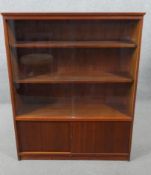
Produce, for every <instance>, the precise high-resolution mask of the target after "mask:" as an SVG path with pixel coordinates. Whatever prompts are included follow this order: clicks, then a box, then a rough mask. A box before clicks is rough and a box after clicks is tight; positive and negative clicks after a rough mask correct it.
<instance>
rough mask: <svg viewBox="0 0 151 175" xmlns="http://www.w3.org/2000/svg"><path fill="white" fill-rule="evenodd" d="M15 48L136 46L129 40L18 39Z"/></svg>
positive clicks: (14, 44) (13, 45)
mask: <svg viewBox="0 0 151 175" xmlns="http://www.w3.org/2000/svg"><path fill="white" fill-rule="evenodd" d="M11 46H12V47H16V48H136V46H137V45H136V43H134V42H133V41H130V40H104V41H103V40H102V41H18V42H17V43H13V44H12V45H11Z"/></svg>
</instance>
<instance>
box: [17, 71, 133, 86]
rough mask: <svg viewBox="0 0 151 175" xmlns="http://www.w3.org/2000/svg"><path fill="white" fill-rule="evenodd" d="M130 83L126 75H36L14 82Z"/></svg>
mask: <svg viewBox="0 0 151 175" xmlns="http://www.w3.org/2000/svg"><path fill="white" fill-rule="evenodd" d="M73 82H74V83H82V82H84V83H131V82H133V80H132V78H131V77H130V76H129V75H128V74H127V73H105V72H104V73H100V74H98V73H94V72H93V73H89V74H88V73H84V72H83V73H81V72H76V73H68V74H67V73H64V74H62V73H56V74H44V75H37V76H33V77H28V78H24V79H23V78H22V79H18V80H16V83H73Z"/></svg>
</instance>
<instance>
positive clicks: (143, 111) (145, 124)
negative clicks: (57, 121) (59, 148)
mask: <svg viewBox="0 0 151 175" xmlns="http://www.w3.org/2000/svg"><path fill="white" fill-rule="evenodd" d="M150 135H151V101H147V102H146V101H144V102H143V101H141V102H137V105H136V117H135V125H134V132H133V147H132V155H131V161H130V162H127V161H77V160H76V161H73V160H72V161H68V160H66V161H62V160H49V161H40V160H37V161H17V158H16V149H15V139H14V130H13V121H12V113H11V106H10V105H8V104H5V105H0V175H31V174H32V175H33V174H35V175H48V174H51V175H67V174H70V175H135V174H137V175H139V174H140V175H151V136H150Z"/></svg>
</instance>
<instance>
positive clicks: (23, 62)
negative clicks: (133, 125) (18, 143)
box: [8, 20, 137, 119]
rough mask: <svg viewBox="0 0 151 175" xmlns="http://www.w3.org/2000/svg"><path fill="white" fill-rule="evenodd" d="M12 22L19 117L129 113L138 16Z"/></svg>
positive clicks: (13, 66)
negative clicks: (136, 18)
mask: <svg viewBox="0 0 151 175" xmlns="http://www.w3.org/2000/svg"><path fill="white" fill-rule="evenodd" d="M8 23H9V29H8V31H9V38H10V41H9V42H10V51H11V61H12V68H13V76H14V85H15V95H16V113H17V115H18V116H28V117H30V116H35V117H37V116H38V117H45V116H47V117H62V118H71V119H74V118H82V117H83V118H86V117H98V118H99V117H100V118H101V117H113V118H114V117H115V118H118V117H119V118H120V117H121V118H122V117H125V118H126V117H128V116H129V113H130V112H129V106H130V102H129V97H130V93H131V91H130V90H131V83H132V82H133V77H132V74H131V69H132V67H131V65H132V61H133V60H132V59H131V58H132V57H133V54H134V52H133V51H134V50H133V49H134V48H135V47H136V44H135V40H136V36H135V35H134V31H135V30H136V25H137V20H134V21H129V20H127V21H122V20H113V21H110V20H107V21H104V20H93V21H91V20H90V21H83V20H75V21H70V20H52V21H51V20H44V21H42V20H29V21H26V20H16V21H15V20H10V21H8ZM130 26H131V27H130ZM111 29H112V30H111Z"/></svg>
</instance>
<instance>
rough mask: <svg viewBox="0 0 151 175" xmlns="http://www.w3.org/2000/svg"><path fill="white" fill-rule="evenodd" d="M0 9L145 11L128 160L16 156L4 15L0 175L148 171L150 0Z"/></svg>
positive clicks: (64, 0)
mask: <svg viewBox="0 0 151 175" xmlns="http://www.w3.org/2000/svg"><path fill="white" fill-rule="evenodd" d="M0 12H146V15H145V17H144V27H143V36H142V49H141V59H140V71H139V81H138V91H137V103H136V113H135V125H134V133H133V146H132V156H131V161H130V162H126V161H125V162H122V161H17V158H16V149H15V138H14V130H13V121H12V111H11V105H10V93H9V85H8V75H7V64H6V52H5V44H4V33H3V23H2V17H1V16H0V175H9V174H13V175H18V174H23V175H29V174H37V175H40V174H44V175H47V174H52V175H63V174H73V175H80V174H82V175H85V174H88V175H93V174H95V175H96V174H99V175H108V174H110V175H123V174H124V175H135V174H137V175H138V174H141V175H142V174H144V175H150V174H151V136H150V135H151V134H150V133H151V116H150V115H151V90H150V89H151V0H76V1H75V0H0Z"/></svg>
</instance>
